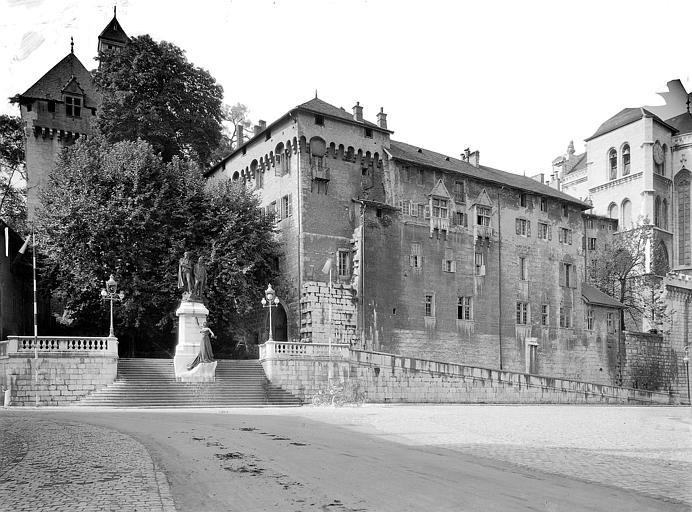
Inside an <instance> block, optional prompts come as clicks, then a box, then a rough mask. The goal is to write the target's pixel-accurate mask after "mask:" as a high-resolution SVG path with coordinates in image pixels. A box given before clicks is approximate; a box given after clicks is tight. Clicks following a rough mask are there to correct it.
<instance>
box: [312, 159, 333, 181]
mask: <svg viewBox="0 0 692 512" xmlns="http://www.w3.org/2000/svg"><path fill="white" fill-rule="evenodd" d="M310 171H311V172H312V179H313V180H320V181H329V167H327V166H325V165H324V164H321V163H317V162H313V163H312V165H310Z"/></svg>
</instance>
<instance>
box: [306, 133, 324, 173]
mask: <svg viewBox="0 0 692 512" xmlns="http://www.w3.org/2000/svg"><path fill="white" fill-rule="evenodd" d="M326 152H327V144H326V143H325V142H324V140H322V139H321V138H319V137H313V138H312V139H310V163H311V165H312V167H313V169H316V170H317V171H321V170H322V169H323V168H324V167H325V164H324V155H325V153H326Z"/></svg>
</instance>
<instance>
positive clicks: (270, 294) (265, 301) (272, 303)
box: [262, 284, 279, 341]
mask: <svg viewBox="0 0 692 512" xmlns="http://www.w3.org/2000/svg"><path fill="white" fill-rule="evenodd" d="M278 305H279V298H278V297H277V296H276V292H275V291H274V289H273V288H272V285H271V284H270V285H269V286H267V289H266V290H264V297H263V298H262V307H263V308H269V339H268V340H267V341H274V333H273V330H272V308H274V307H276V306H278Z"/></svg>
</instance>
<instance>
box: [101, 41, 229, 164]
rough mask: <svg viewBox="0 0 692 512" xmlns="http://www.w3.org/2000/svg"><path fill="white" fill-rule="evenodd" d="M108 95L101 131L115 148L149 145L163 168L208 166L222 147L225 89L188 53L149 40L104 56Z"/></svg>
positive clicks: (103, 78) (103, 74) (103, 76)
mask: <svg viewBox="0 0 692 512" xmlns="http://www.w3.org/2000/svg"><path fill="white" fill-rule="evenodd" d="M99 60H100V67H99V70H98V71H97V72H96V74H95V81H96V84H97V86H98V87H99V89H100V91H101V93H102V94H103V104H102V106H101V109H100V111H99V116H98V127H99V129H100V131H101V132H102V133H103V134H104V135H105V136H106V137H107V139H108V140H109V141H110V142H118V141H122V140H136V139H137V138H141V139H143V140H146V141H147V142H149V143H150V144H151V145H152V146H153V147H154V150H155V151H156V152H159V153H161V156H162V157H163V161H164V162H170V161H171V160H172V159H173V157H174V156H181V157H182V156H187V157H192V158H194V159H196V160H197V161H198V162H200V163H203V164H206V163H208V162H209V159H210V157H211V155H212V153H213V151H214V149H215V148H216V147H217V146H218V145H219V143H220V142H221V129H222V126H221V121H222V119H223V112H222V109H221V106H222V98H223V89H222V87H221V86H220V85H219V84H217V83H216V80H215V79H214V78H213V77H212V76H211V75H210V74H209V73H208V72H207V71H205V70H204V69H201V68H198V67H195V66H194V65H193V64H191V63H190V62H188V61H187V59H186V58H185V54H184V52H183V50H181V49H180V48H178V47H177V46H175V45H173V44H171V43H168V42H165V41H162V42H156V41H154V40H153V39H152V38H151V37H150V36H148V35H144V36H139V37H135V38H132V39H131V40H130V42H129V43H128V44H127V45H126V46H125V47H124V48H123V49H121V50H120V51H118V52H105V53H103V54H101V55H100V56H99Z"/></svg>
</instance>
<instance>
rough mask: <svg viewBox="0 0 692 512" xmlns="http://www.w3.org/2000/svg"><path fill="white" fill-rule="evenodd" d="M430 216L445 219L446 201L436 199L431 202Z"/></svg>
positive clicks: (446, 211) (446, 212)
mask: <svg viewBox="0 0 692 512" xmlns="http://www.w3.org/2000/svg"><path fill="white" fill-rule="evenodd" d="M432 216H433V217H437V218H440V219H446V218H447V217H448V209H447V200H446V199H436V198H433V200H432Z"/></svg>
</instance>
